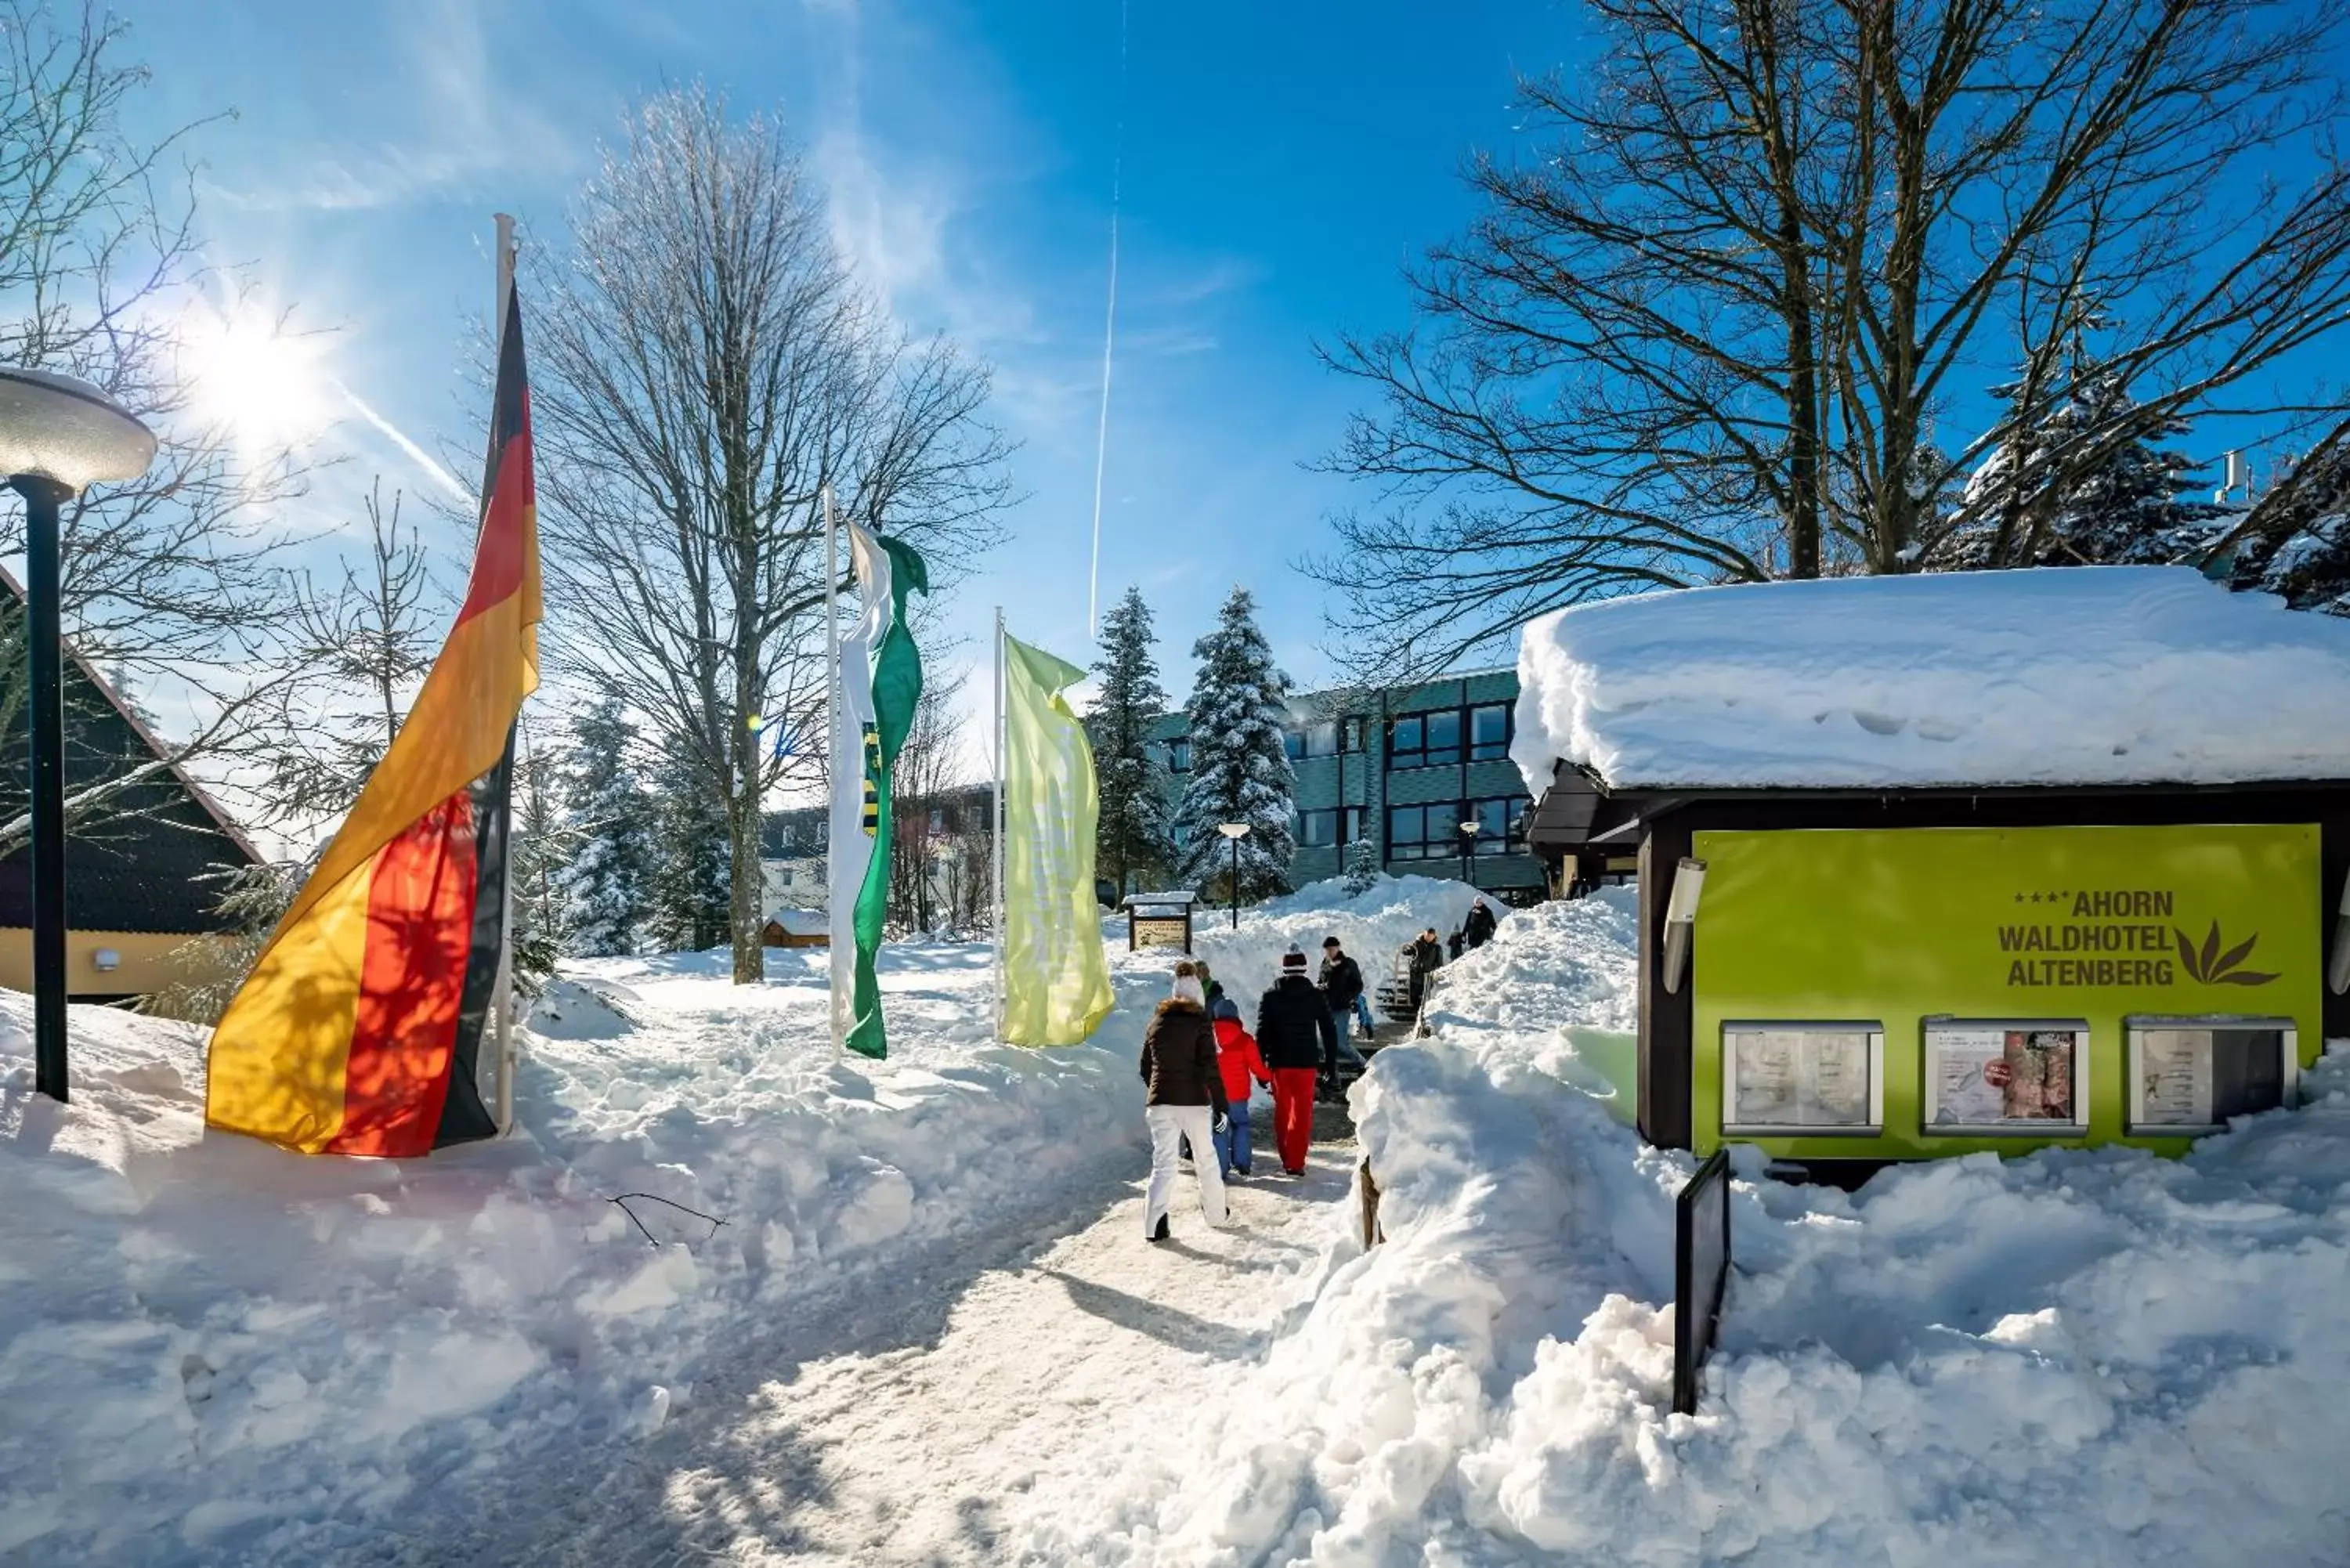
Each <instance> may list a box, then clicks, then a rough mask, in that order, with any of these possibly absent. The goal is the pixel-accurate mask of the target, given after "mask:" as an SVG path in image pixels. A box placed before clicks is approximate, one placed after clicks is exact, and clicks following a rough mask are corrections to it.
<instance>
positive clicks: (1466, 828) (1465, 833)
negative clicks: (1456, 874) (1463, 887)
mask: <svg viewBox="0 0 2350 1568" xmlns="http://www.w3.org/2000/svg"><path fill="white" fill-rule="evenodd" d="M1479 831H1480V826H1479V825H1478V824H1477V823H1476V822H1475V821H1474V820H1471V821H1469V822H1464V823H1462V824H1461V880H1462V881H1463V882H1466V883H1468V884H1469V885H1470V886H1471V888H1474V887H1475V886H1476V885H1477V878H1476V877H1474V876H1473V875H1471V865H1472V864H1473V862H1474V859H1475V857H1476V854H1477V835H1478V833H1479Z"/></svg>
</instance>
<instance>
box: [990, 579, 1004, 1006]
mask: <svg viewBox="0 0 2350 1568" xmlns="http://www.w3.org/2000/svg"><path fill="white" fill-rule="evenodd" d="M993 696H994V699H995V732H994V742H995V808H994V809H995V817H994V831H993V832H992V833H990V834H989V835H988V839H989V841H990V843H991V846H992V847H993V851H994V855H993V858H994V862H995V865H994V869H993V880H994V884H995V885H994V888H993V894H992V897H993V903H994V907H993V911H992V913H991V916H990V918H989V920H988V925H989V926H990V927H991V928H992V929H993V931H994V933H995V1037H996V1038H997V1039H998V1040H1001V1039H1003V606H1002V605H998V606H996V607H995V682H994V687H993Z"/></svg>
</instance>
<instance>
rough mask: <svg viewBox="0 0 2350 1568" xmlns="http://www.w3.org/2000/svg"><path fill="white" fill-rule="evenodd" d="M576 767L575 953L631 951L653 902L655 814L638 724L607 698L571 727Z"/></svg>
mask: <svg viewBox="0 0 2350 1568" xmlns="http://www.w3.org/2000/svg"><path fill="white" fill-rule="evenodd" d="M571 733H572V757H573V763H572V767H571V770H570V773H569V776H568V777H567V778H566V779H565V780H564V791H563V794H564V800H563V808H564V816H565V817H566V819H567V821H566V826H567V828H568V829H569V832H570V834H571V836H572V844H573V848H572V853H571V855H570V856H569V857H568V858H569V861H570V864H569V865H568V866H567V867H565V869H564V873H563V877H562V895H563V916H562V923H563V925H564V926H565V927H566V928H567V932H568V936H569V946H570V948H571V950H572V951H574V952H578V953H586V954H588V955H590V956H602V955H606V954H611V953H632V952H634V951H636V950H637V948H638V946H639V943H640V942H641V941H642V940H643V936H644V928H645V923H646V919H647V918H648V916H649V915H650V912H651V904H652V897H653V886H652V885H653V851H652V845H651V842H650V840H651V839H652V837H653V833H652V828H653V812H652V806H651V803H650V801H648V800H647V799H646V798H645V792H644V788H643V786H642V785H641V784H639V782H638V779H637V773H636V768H635V766H634V765H633V764H632V763H631V762H630V761H629V759H630V757H631V756H632V755H633V754H634V753H635V751H636V748H637V727H636V726H635V725H634V724H632V723H630V722H629V718H628V715H627V713H626V712H625V711H623V710H622V708H621V706H620V701H619V698H617V697H610V696H607V697H605V698H604V699H602V700H601V701H598V702H597V703H596V705H595V706H593V707H591V708H589V709H588V710H587V711H586V712H585V713H582V714H581V715H580V716H579V717H578V718H577V720H576V721H574V722H573V724H572V731H571Z"/></svg>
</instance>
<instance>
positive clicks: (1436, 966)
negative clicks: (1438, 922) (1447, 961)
mask: <svg viewBox="0 0 2350 1568" xmlns="http://www.w3.org/2000/svg"><path fill="white" fill-rule="evenodd" d="M1443 967H1444V944H1443V943H1441V942H1440V941H1438V940H1436V928H1435V927H1434V926H1430V927H1429V928H1428V929H1426V930H1424V931H1422V932H1420V933H1419V940H1417V941H1415V942H1413V943H1412V944H1411V1004H1412V1006H1413V1007H1414V1008H1417V1007H1419V1004H1420V1002H1422V1001H1423V1000H1425V999H1426V998H1427V995H1428V977H1429V976H1430V975H1432V974H1434V973H1435V972H1436V971H1438V970H1440V969H1442V968H1443Z"/></svg>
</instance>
